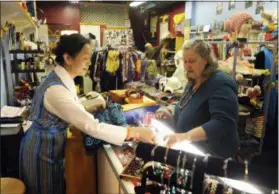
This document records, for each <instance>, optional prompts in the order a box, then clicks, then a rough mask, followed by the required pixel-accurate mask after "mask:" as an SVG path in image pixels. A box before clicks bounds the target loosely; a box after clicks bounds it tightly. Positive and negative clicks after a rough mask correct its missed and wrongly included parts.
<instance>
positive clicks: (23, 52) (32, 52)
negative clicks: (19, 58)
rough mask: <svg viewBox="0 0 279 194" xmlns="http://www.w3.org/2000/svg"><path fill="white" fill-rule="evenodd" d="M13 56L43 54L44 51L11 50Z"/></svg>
mask: <svg viewBox="0 0 279 194" xmlns="http://www.w3.org/2000/svg"><path fill="white" fill-rule="evenodd" d="M10 53H11V54H39V53H41V54H43V53H44V51H42V50H10Z"/></svg>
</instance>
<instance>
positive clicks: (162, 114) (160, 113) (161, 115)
mask: <svg viewBox="0 0 279 194" xmlns="http://www.w3.org/2000/svg"><path fill="white" fill-rule="evenodd" d="M155 118H156V119H164V120H167V119H170V118H171V114H170V113H168V112H165V111H158V112H156V114H155Z"/></svg>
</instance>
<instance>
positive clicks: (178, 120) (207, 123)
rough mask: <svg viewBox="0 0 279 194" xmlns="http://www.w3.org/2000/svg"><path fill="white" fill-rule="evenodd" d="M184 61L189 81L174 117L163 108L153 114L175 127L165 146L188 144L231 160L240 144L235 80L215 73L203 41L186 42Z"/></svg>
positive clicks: (212, 58)
mask: <svg viewBox="0 0 279 194" xmlns="http://www.w3.org/2000/svg"><path fill="white" fill-rule="evenodd" d="M183 60H184V69H185V71H186V75H187V78H188V80H189V81H188V84H187V85H186V87H185V91H184V95H183V97H182V98H181V99H180V101H179V102H178V103H177V104H176V106H175V110H174V115H172V114H171V112H168V111H166V110H163V109H161V110H158V111H157V113H156V118H157V119H171V118H173V120H174V123H175V125H176V133H175V134H172V135H169V136H167V137H166V140H167V145H168V146H173V144H175V143H177V142H181V141H189V142H192V143H194V144H196V145H197V146H198V147H200V148H202V149H204V150H207V151H208V152H210V153H212V154H215V155H218V156H221V157H225V158H227V157H234V156H235V155H236V153H237V150H238V145H239V137H238V132H237V119H238V99H237V86H236V83H235V81H234V80H233V79H232V78H231V77H229V76H228V75H226V74H225V73H223V72H220V71H218V70H217V68H218V65H217V62H216V61H215V60H214V57H213V55H212V50H211V46H210V45H209V44H208V43H207V42H205V41H204V40H202V39H194V40H189V41H187V42H186V44H185V45H184V46H183Z"/></svg>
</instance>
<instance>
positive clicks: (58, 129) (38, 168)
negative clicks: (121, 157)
mask: <svg viewBox="0 0 279 194" xmlns="http://www.w3.org/2000/svg"><path fill="white" fill-rule="evenodd" d="M55 55H56V59H55V60H56V62H57V66H56V67H55V70H54V71H53V72H51V73H50V74H49V75H48V77H47V78H46V79H45V80H44V82H42V83H41V85H40V86H39V87H38V88H37V89H36V92H35V95H34V98H33V101H32V106H31V108H30V120H31V121H32V125H31V126H30V127H29V129H28V130H27V132H26V134H25V136H24V138H23V140H22V142H21V148H20V178H21V179H22V180H23V182H24V184H25V185H26V188H27V193H34V194H38V193H40V194H42V193H44V194H51V193H55V194H60V193H65V188H64V168H63V162H64V149H65V143H66V129H67V127H68V126H69V124H71V125H73V126H74V127H76V128H77V129H79V130H81V131H82V132H84V133H86V134H88V135H90V136H93V137H95V138H98V139H101V140H104V141H106V142H109V143H112V144H115V145H122V143H123V142H124V140H129V139H133V138H136V139H139V140H142V141H148V142H152V141H153V133H152V131H151V130H149V129H145V128H130V127H129V128H124V127H120V126H114V125H110V124H105V123H99V121H98V120H97V119H94V117H93V116H92V114H90V113H88V112H87V111H86V110H85V108H84V107H83V106H82V104H81V103H80V102H79V100H78V97H77V92H76V87H75V84H74V81H73V79H74V78H75V77H76V76H84V75H85V74H86V72H87V71H88V66H89V64H90V57H91V46H90V41H89V40H88V39H86V38H84V37H83V36H82V35H80V34H72V35H64V36H61V38H60V41H59V43H58V44H57V48H56V49H55ZM96 95H98V97H97V98H96V99H95V102H94V105H95V107H98V106H102V107H105V106H106V103H105V101H104V99H103V98H102V97H101V95H99V94H98V93H96Z"/></svg>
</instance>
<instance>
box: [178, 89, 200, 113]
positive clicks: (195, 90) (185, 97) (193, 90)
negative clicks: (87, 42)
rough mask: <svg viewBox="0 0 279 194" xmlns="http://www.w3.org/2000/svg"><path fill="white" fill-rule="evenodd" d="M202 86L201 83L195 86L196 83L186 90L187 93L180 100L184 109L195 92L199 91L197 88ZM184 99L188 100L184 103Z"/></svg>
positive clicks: (180, 106) (180, 105)
mask: <svg viewBox="0 0 279 194" xmlns="http://www.w3.org/2000/svg"><path fill="white" fill-rule="evenodd" d="M200 86H201V84H200V85H198V86H197V87H196V88H194V85H192V86H190V87H189V88H188V90H187V91H186V92H185V94H184V95H183V97H182V99H181V100H180V102H179V108H181V109H183V108H184V107H185V106H186V105H187V104H188V103H189V102H190V100H191V99H192V97H193V96H194V94H195V93H196V92H197V90H198V89H199V88H200ZM193 88H194V89H193ZM189 93H191V94H190V95H189V96H188V94H189ZM187 96H188V97H187ZM184 100H186V101H185V102H184V103H183V101H184Z"/></svg>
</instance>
